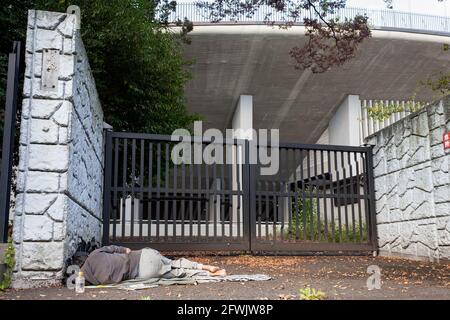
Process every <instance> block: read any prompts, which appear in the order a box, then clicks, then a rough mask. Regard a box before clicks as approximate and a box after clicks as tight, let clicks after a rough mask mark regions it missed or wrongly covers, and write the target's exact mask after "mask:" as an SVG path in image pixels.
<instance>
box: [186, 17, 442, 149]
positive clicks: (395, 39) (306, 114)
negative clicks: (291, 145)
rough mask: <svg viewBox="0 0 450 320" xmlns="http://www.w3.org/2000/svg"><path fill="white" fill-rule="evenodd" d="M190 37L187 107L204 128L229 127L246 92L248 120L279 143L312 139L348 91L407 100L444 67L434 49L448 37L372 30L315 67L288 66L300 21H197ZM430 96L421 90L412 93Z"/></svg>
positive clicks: (423, 97)
mask: <svg viewBox="0 0 450 320" xmlns="http://www.w3.org/2000/svg"><path fill="white" fill-rule="evenodd" d="M190 36H191V38H192V44H191V45H187V46H186V47H185V50H184V55H185V57H186V58H187V59H192V60H194V62H195V63H194V64H193V66H192V67H191V68H192V74H193V78H192V80H190V81H189V83H188V85H187V87H186V97H187V104H188V109H189V111H191V112H195V113H198V114H200V115H202V116H203V118H204V127H215V128H219V129H225V128H230V127H231V121H232V117H233V113H234V110H235V108H236V104H237V101H238V98H239V95H241V94H247V95H253V105H254V112H253V121H254V127H255V128H256V129H258V128H279V129H280V134H281V140H282V141H286V142H303V143H314V142H316V141H317V139H318V138H319V137H320V135H321V134H322V132H323V131H324V130H325V128H326V127H327V126H328V122H329V120H330V119H331V117H332V115H333V113H334V111H335V110H336V108H337V107H338V106H339V104H340V102H341V101H342V100H343V99H344V97H346V96H347V95H348V94H359V95H360V97H361V99H394V100H407V99H409V98H410V97H411V96H412V94H413V93H414V91H415V90H416V88H417V85H418V83H419V82H420V81H421V80H424V79H426V78H427V77H429V76H430V75H433V74H439V72H445V71H447V70H449V68H450V53H446V52H444V51H443V49H442V48H443V43H450V38H449V37H445V36H437V35H427V34H417V33H408V32H396V31H381V30H374V31H373V36H372V38H371V39H368V40H366V41H365V42H364V43H363V44H362V45H361V47H360V49H359V51H358V52H357V55H356V57H355V58H354V59H352V60H351V61H349V62H348V63H346V64H345V65H344V66H341V67H334V68H332V69H331V70H329V71H328V72H326V73H322V74H313V73H311V72H310V71H300V70H296V69H295V68H294V62H293V60H292V59H291V58H290V56H289V50H290V49H291V48H292V47H294V46H300V45H302V44H303V43H304V41H305V39H306V38H305V36H304V28H303V27H301V26H295V27H293V28H291V29H289V30H280V29H278V28H271V27H268V26H265V25H202V26H195V27H194V31H193V32H192V33H191V35H190ZM433 95H434V93H432V92H431V91H429V90H424V89H422V90H420V91H419V93H418V95H417V100H421V101H428V100H430V99H432V98H433Z"/></svg>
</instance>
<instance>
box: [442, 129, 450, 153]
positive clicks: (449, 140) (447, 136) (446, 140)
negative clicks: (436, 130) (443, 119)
mask: <svg viewBox="0 0 450 320" xmlns="http://www.w3.org/2000/svg"><path fill="white" fill-rule="evenodd" d="M442 143H443V144H444V150H449V149H450V131H449V132H445V133H444V136H443V137H442Z"/></svg>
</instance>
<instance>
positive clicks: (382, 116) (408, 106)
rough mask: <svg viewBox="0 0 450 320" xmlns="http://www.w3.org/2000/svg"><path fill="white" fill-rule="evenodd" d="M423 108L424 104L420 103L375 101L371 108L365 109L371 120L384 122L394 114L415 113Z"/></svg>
mask: <svg viewBox="0 0 450 320" xmlns="http://www.w3.org/2000/svg"><path fill="white" fill-rule="evenodd" d="M424 106H425V104H424V103H422V102H420V101H417V102H416V101H406V102H405V103H404V104H396V103H393V102H387V103H386V102H383V101H375V102H374V103H373V105H372V106H371V107H367V114H368V116H369V117H370V118H372V119H375V120H378V121H384V120H386V119H389V118H390V117H391V116H392V115H393V114H394V113H399V112H411V113H412V112H417V111H419V110H420V109H422V108H423V107H424Z"/></svg>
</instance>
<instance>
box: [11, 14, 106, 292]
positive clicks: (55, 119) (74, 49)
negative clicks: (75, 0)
mask: <svg viewBox="0 0 450 320" xmlns="http://www.w3.org/2000/svg"><path fill="white" fill-rule="evenodd" d="M76 19H77V18H76V16H75V15H71V14H65V13H56V12H45V11H34V10H31V11H29V13H28V27H27V43H26V52H25V54H26V56H25V60H26V70H25V83H24V100H23V107H22V122H21V129H20V130H21V131H20V161H19V175H18V183H17V194H18V195H17V200H16V203H17V204H16V212H15V217H14V234H13V240H14V243H15V246H16V260H17V263H16V267H15V273H14V282H13V285H14V286H15V287H29V286H34V285H41V284H51V283H55V282H60V280H61V279H62V277H63V275H64V274H63V273H64V270H65V267H66V266H65V263H66V260H67V259H68V258H70V257H71V256H72V255H73V253H74V252H75V250H76V248H77V246H78V244H79V243H80V241H81V240H84V241H90V240H91V239H94V240H95V241H100V240H101V220H100V218H101V207H102V188H103V186H102V183H103V112H102V109H101V106H100V102H99V100H98V96H97V92H96V89H95V83H94V79H93V78H92V75H91V72H90V68H89V63H88V59H87V55H86V52H85V49H84V46H83V43H82V40H81V37H80V33H79V30H77V29H76ZM52 49H56V50H57V51H55V52H56V55H57V57H56V59H59V69H58V73H57V75H56V77H57V78H55V81H56V83H57V86H56V88H55V89H54V90H51V89H50V90H47V88H45V87H44V85H43V83H44V81H43V70H46V68H52V67H54V66H52V63H47V62H46V61H43V52H44V51H45V50H52ZM47 70H49V69H47Z"/></svg>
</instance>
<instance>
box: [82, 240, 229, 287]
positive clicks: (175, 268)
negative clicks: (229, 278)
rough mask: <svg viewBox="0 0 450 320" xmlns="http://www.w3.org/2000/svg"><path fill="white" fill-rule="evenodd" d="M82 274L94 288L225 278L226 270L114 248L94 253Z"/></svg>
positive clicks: (147, 251)
mask: <svg viewBox="0 0 450 320" xmlns="http://www.w3.org/2000/svg"><path fill="white" fill-rule="evenodd" d="M81 271H82V272H83V273H84V277H85V279H86V281H87V282H89V283H91V284H93V285H100V284H113V283H119V282H122V281H125V280H131V279H142V280H146V279H151V278H164V279H171V278H185V277H191V276H194V275H208V276H225V275H226V271H225V270H224V269H220V268H219V267H216V266H210V265H204V264H201V263H197V262H193V261H190V260H188V259H185V258H181V259H178V260H171V259H169V258H167V257H164V256H163V255H161V253H159V252H158V251H156V250H154V249H151V248H144V249H142V250H136V251H134V250H130V249H129V248H125V247H120V246H114V245H111V246H107V247H102V248H99V249H97V250H94V251H93V252H92V253H91V254H89V256H88V257H87V258H86V260H85V261H84V263H82V266H81Z"/></svg>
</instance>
